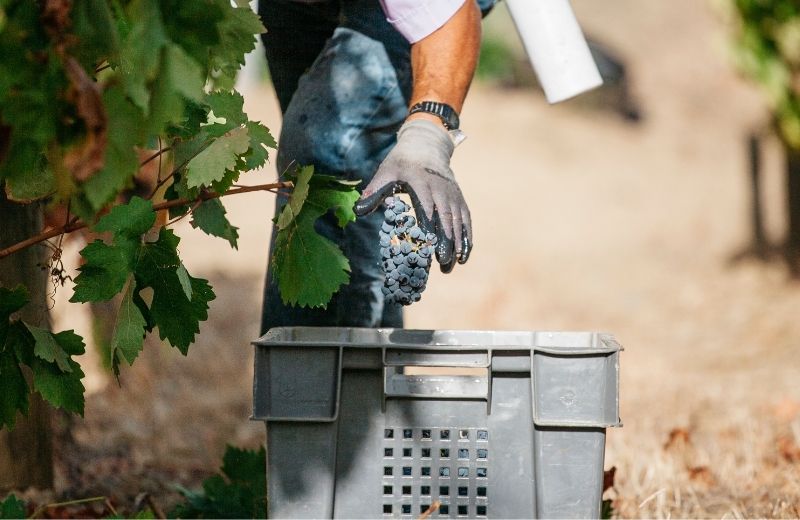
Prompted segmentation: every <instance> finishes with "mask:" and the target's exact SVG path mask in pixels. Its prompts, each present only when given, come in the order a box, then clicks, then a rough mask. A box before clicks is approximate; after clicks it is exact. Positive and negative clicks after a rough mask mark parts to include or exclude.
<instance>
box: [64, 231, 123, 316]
mask: <svg viewBox="0 0 800 520" xmlns="http://www.w3.org/2000/svg"><path fill="white" fill-rule="evenodd" d="M131 249H132V248H130V247H125V246H122V245H108V244H106V243H105V242H103V241H102V240H95V241H94V242H92V243H90V244H89V245H87V246H86V247H84V248H83V249H82V250H81V256H82V257H83V258H84V259H85V263H84V264H83V265H82V266H81V267H80V268H79V269H78V270H79V271H80V274H79V275H78V276H77V278H75V292H74V294H73V295H72V298H70V300H69V301H71V302H84V303H85V302H96V301H104V300H110V299H111V298H113V297H114V295H115V294H117V293H118V292H120V291H121V290H122V288H123V287H124V286H125V281H126V280H127V279H128V273H130V271H131V263H132V260H133V254H134V251H132V250H131Z"/></svg>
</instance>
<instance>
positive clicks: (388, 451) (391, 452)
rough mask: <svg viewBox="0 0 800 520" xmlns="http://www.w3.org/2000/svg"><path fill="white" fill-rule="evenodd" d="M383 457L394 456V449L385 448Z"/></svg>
mask: <svg viewBox="0 0 800 520" xmlns="http://www.w3.org/2000/svg"><path fill="white" fill-rule="evenodd" d="M383 456H384V457H392V456H394V450H393V449H392V448H383Z"/></svg>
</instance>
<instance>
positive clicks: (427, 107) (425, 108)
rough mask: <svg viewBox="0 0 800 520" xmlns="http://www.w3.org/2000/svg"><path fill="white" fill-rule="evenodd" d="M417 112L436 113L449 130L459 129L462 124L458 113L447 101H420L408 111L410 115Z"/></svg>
mask: <svg viewBox="0 0 800 520" xmlns="http://www.w3.org/2000/svg"><path fill="white" fill-rule="evenodd" d="M417 112H425V113H426V114H433V115H435V116H436V117H438V118H439V119H441V120H442V124H443V125H444V127H445V128H446V129H448V130H457V129H458V126H459V124H460V122H459V119H458V113H456V111H455V109H454V108H453V107H451V106H450V105H448V104H446V103H439V102H437V101H420V102H419V103H417V104H415V105H414V106H413V107H411V108H410V109H409V111H408V113H409V115H411V114H416V113H417Z"/></svg>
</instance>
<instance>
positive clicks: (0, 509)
mask: <svg viewBox="0 0 800 520" xmlns="http://www.w3.org/2000/svg"><path fill="white" fill-rule="evenodd" d="M25 516H26V515H25V502H23V501H22V500H20V499H18V498H17V497H16V495H14V494H11V495H8V496H7V497H6V499H5V500H3V501H2V502H0V519H12V518H25Z"/></svg>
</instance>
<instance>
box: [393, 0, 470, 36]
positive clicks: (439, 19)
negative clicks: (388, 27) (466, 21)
mask: <svg viewBox="0 0 800 520" xmlns="http://www.w3.org/2000/svg"><path fill="white" fill-rule="evenodd" d="M465 1H466V0H381V6H382V7H383V12H384V13H386V19H387V20H388V21H389V23H390V24H392V26H393V27H394V28H395V29H397V31H398V32H399V33H400V34H402V35H403V36H404V37H405V39H406V40H408V41H409V43H414V42H417V41H419V40H421V39H423V38H424V37H426V36H428V35H429V34H431V33H432V32H433V31H435V30H436V29H438V28H439V27H441V26H442V25H444V24H445V22H447V20H449V19H450V18H451V17H452V16H453V15H454V14H455V13H456V11H458V9H459V8H460V7H461V6H462V5H464V2H465Z"/></svg>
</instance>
